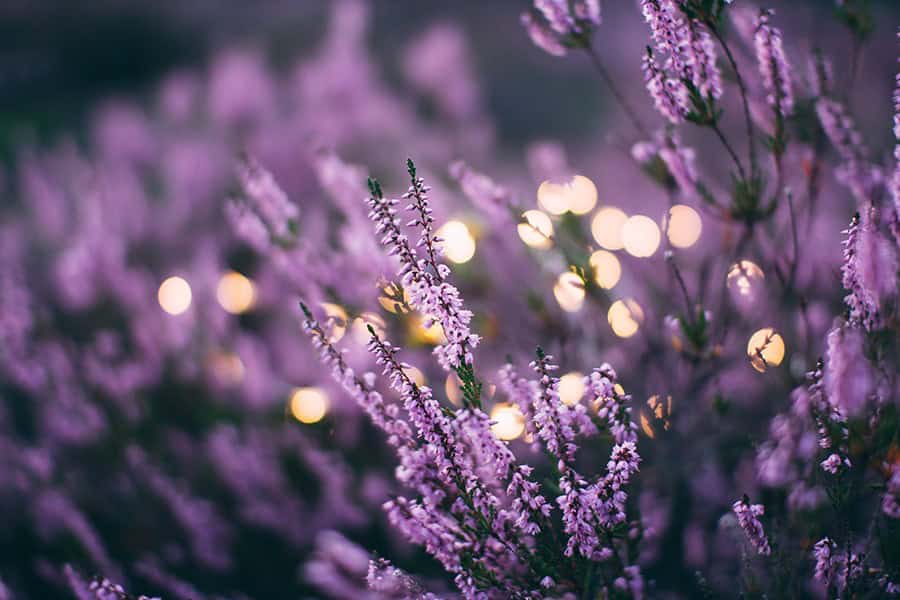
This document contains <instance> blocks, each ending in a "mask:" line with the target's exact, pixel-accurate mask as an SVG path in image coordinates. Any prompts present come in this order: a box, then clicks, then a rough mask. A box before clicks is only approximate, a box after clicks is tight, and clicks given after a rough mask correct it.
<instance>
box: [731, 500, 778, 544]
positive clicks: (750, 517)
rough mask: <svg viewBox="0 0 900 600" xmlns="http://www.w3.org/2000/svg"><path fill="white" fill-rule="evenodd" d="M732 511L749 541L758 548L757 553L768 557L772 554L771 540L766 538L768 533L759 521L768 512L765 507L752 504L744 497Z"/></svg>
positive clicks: (735, 504)
mask: <svg viewBox="0 0 900 600" xmlns="http://www.w3.org/2000/svg"><path fill="white" fill-rule="evenodd" d="M731 510H732V511H733V512H734V515H735V516H736V517H737V520H738V525H740V527H741V529H743V530H744V533H745V534H746V535H747V539H748V540H749V541H750V544H751V545H752V546H753V547H754V548H756V551H757V552H758V553H759V554H763V555H766V556H768V555H769V554H771V553H772V548H771V546H769V538H767V537H766V532H765V530H764V529H763V526H762V523H760V521H759V517H761V516H762V515H763V514H764V513H765V512H766V510H765V508H764V507H763V505H762V504H750V501H749V499H747V498H746V497H744V498H743V499H741V500H738V501H737V502H735V503H734V504H732V505H731Z"/></svg>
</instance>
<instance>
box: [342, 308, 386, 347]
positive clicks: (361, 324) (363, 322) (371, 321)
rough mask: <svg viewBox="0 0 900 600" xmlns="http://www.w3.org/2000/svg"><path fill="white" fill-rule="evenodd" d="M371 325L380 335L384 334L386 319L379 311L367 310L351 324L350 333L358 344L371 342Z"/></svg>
mask: <svg viewBox="0 0 900 600" xmlns="http://www.w3.org/2000/svg"><path fill="white" fill-rule="evenodd" d="M369 325H371V326H372V329H374V330H375V333H377V334H378V335H379V336H381V337H383V336H384V327H385V324H384V319H382V318H381V315H379V314H377V313H373V312H368V311H367V312H364V313H362V314H361V315H359V316H358V317H356V318H355V319H353V322H352V323H351V324H350V334H351V335H352V336H353V340H354V341H355V342H356V343H357V344H360V345H364V344H368V343H369V339H370V338H371V337H372V334H370V333H369V327H368V326H369Z"/></svg>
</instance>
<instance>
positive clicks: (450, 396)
mask: <svg viewBox="0 0 900 600" xmlns="http://www.w3.org/2000/svg"><path fill="white" fill-rule="evenodd" d="M444 392H445V393H446V394H447V400H449V401H450V403H451V404H453V405H454V406H462V401H463V394H462V388H460V382H459V377H458V376H457V375H456V373H450V374H449V375H447V380H446V381H445V382H444Z"/></svg>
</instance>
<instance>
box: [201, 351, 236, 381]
mask: <svg viewBox="0 0 900 600" xmlns="http://www.w3.org/2000/svg"><path fill="white" fill-rule="evenodd" d="M206 365H207V368H208V369H209V371H210V372H211V373H212V376H213V377H215V378H216V381H218V382H219V383H222V384H224V385H237V384H239V383H240V382H241V381H243V379H244V363H243V361H241V358H240V357H239V356H238V355H237V354H234V353H233V352H213V353H211V354H210V355H209V356H208V357H207V359H206Z"/></svg>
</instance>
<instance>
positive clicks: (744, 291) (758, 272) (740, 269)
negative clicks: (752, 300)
mask: <svg viewBox="0 0 900 600" xmlns="http://www.w3.org/2000/svg"><path fill="white" fill-rule="evenodd" d="M765 278H766V276H765V274H763V270H762V269H760V268H759V266H758V265H757V264H756V263H754V262H753V261H749V260H742V261H739V262H736V263H734V264H733V265H731V268H730V269H728V277H727V279H726V283H727V285H728V289H729V290H731V291H732V292H734V293H735V294H737V296H738V297H744V298H749V297H751V296H753V295H754V292H755V288H756V287H757V286H758V285H759V284H760V283H762V281H763V280H764V279H765Z"/></svg>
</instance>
